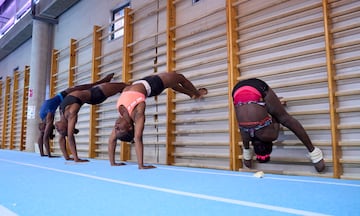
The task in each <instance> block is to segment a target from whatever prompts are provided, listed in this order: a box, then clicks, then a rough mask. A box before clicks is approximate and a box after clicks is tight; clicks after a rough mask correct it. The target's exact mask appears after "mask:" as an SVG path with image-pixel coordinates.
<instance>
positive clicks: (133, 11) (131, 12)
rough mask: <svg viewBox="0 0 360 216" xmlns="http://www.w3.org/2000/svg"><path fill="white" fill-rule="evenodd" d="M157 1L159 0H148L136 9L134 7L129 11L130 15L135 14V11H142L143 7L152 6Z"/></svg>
mask: <svg viewBox="0 0 360 216" xmlns="http://www.w3.org/2000/svg"><path fill="white" fill-rule="evenodd" d="M155 2H158V0H153V1H150V0H148V1H146V3H145V4H143V5H142V6H141V7H139V8H136V9H132V10H131V11H130V12H129V16H132V15H134V14H135V13H137V12H139V11H141V10H143V9H145V8H147V7H149V6H151V5H153V4H154V3H155Z"/></svg>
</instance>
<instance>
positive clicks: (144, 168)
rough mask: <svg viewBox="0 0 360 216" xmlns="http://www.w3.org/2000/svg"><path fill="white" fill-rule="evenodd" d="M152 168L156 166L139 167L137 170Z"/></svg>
mask: <svg viewBox="0 0 360 216" xmlns="http://www.w3.org/2000/svg"><path fill="white" fill-rule="evenodd" d="M153 168H156V166H153V165H144V166H139V169H153Z"/></svg>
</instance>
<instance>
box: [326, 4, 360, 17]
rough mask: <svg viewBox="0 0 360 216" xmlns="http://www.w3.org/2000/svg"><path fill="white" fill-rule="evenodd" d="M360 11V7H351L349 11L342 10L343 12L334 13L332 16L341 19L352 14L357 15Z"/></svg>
mask: <svg viewBox="0 0 360 216" xmlns="http://www.w3.org/2000/svg"><path fill="white" fill-rule="evenodd" d="M359 11H360V6H357V7H351V8H349V9H347V10H342V11H338V12H334V13H331V14H330V17H331V18H333V19H334V18H336V17H340V16H344V15H349V14H351V13H357V12H359Z"/></svg>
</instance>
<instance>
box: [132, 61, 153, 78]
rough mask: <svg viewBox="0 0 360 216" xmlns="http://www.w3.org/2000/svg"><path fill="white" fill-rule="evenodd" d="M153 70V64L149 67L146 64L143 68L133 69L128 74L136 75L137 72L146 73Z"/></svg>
mask: <svg viewBox="0 0 360 216" xmlns="http://www.w3.org/2000/svg"><path fill="white" fill-rule="evenodd" d="M130 65H132V64H130ZM152 68H154V65H153V64H150V63H149V64H148V65H145V64H144V65H142V66H139V67H136V69H131V70H130V71H129V72H128V73H130V74H134V73H136V72H141V71H146V70H150V69H152ZM130 80H132V79H130Z"/></svg>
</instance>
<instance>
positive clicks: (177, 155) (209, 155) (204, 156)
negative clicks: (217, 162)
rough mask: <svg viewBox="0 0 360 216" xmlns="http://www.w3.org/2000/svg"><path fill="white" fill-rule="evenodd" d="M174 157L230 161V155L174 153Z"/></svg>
mask: <svg viewBox="0 0 360 216" xmlns="http://www.w3.org/2000/svg"><path fill="white" fill-rule="evenodd" d="M173 156H175V157H191V158H219V159H228V158H229V155H228V154H211V153H197V152H193V153H191V152H189V153H188V152H184V153H180V152H176V153H175V152H174V153H173Z"/></svg>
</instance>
